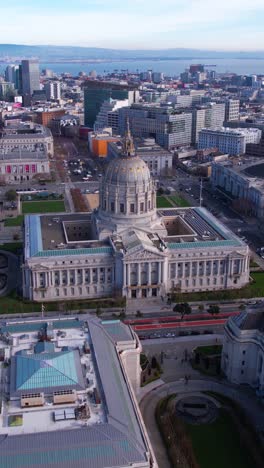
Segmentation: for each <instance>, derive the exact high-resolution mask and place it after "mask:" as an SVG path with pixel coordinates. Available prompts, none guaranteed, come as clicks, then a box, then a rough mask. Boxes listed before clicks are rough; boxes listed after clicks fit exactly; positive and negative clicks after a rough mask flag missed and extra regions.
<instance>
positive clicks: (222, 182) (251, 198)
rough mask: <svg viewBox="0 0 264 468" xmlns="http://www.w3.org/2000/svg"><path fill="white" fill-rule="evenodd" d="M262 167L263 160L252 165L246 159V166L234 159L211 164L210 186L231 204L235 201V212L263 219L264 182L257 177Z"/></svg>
mask: <svg viewBox="0 0 264 468" xmlns="http://www.w3.org/2000/svg"><path fill="white" fill-rule="evenodd" d="M263 165H264V159H263V160H259V161H257V162H256V161H254V162H253V163H252V162H251V161H250V159H248V161H247V164H246V163H245V164H242V161H240V160H236V159H235V160H231V159H229V160H228V161H218V162H215V163H213V164H212V174H211V182H212V185H213V187H214V188H215V189H216V190H217V189H219V190H221V191H222V193H224V194H225V195H226V196H227V197H228V198H229V199H230V200H231V201H232V202H233V203H234V201H235V200H236V208H237V210H241V211H243V210H244V212H245V213H247V214H249V215H250V214H251V215H255V216H257V217H258V218H263V217H264V180H263V178H261V177H260V176H259V174H261V170H262V168H263ZM258 167H260V168H261V170H260V171H258Z"/></svg>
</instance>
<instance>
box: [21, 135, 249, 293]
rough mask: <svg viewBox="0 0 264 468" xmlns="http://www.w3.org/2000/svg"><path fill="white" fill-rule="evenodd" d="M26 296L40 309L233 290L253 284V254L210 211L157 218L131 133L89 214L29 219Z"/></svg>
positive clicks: (164, 212) (164, 213) (172, 212)
mask: <svg viewBox="0 0 264 468" xmlns="http://www.w3.org/2000/svg"><path fill="white" fill-rule="evenodd" d="M24 242H25V250H24V264H23V267H22V269H23V295H24V297H25V298H27V299H30V300H35V301H38V302H44V301H53V300H57V301H58V300H62V301H63V300H68V299H69V298H71V299H74V298H78V299H86V298H99V297H111V296H112V295H113V294H120V295H121V296H124V297H127V298H131V299H136V298H151V297H152V298H153V297H157V296H165V295H166V294H167V293H169V292H170V291H171V290H172V289H175V288H176V289H177V290H179V291H182V292H194V291H207V290H221V289H234V288H240V287H242V286H245V285H246V284H247V283H248V281H249V260H250V252H249V249H248V246H247V245H246V244H245V243H244V242H243V241H242V240H241V239H239V238H238V237H237V236H236V235H234V234H233V233H232V232H231V231H230V230H229V229H227V228H226V227H225V226H224V225H222V224H221V223H220V222H219V221H218V220H217V219H216V218H214V217H213V216H212V215H211V214H210V213H209V212H207V210H206V209H204V208H185V209H181V208H178V209H177V208H173V209H171V208H169V209H161V210H157V208H156V186H155V182H154V180H153V179H152V177H151V175H150V171H149V169H148V167H147V165H146V163H145V162H144V161H143V160H142V159H141V158H140V157H139V156H138V155H136V152H135V148H134V144H133V140H132V137H131V135H130V132H129V131H127V134H126V137H125V139H124V141H123V152H122V154H121V155H120V156H119V157H117V158H115V159H113V160H112V161H111V162H110V163H109V165H108V167H107V169H106V172H105V175H104V176H103V177H102V182H101V186H100V203H99V209H96V210H95V211H94V212H92V213H90V214H68V215H67V214H65V215H30V216H26V217H25V239H24Z"/></svg>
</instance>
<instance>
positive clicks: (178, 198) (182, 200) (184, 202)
mask: <svg viewBox="0 0 264 468" xmlns="http://www.w3.org/2000/svg"><path fill="white" fill-rule="evenodd" d="M170 200H172V201H173V202H174V203H175V205H177V206H179V207H180V208H185V207H188V206H191V204H190V203H189V202H188V201H187V200H185V198H183V197H181V196H180V195H171V196H170Z"/></svg>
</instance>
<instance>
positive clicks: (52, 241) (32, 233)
mask: <svg viewBox="0 0 264 468" xmlns="http://www.w3.org/2000/svg"><path fill="white" fill-rule="evenodd" d="M25 249H26V256H27V257H42V256H44V257H47V256H56V255H58V256H61V255H79V254H81V255H83V254H89V253H90V254H92V253H100V250H101V249H102V250H101V251H102V253H107V252H111V248H110V245H109V244H108V243H107V242H103V241H98V240H97V239H96V236H95V235H94V233H93V229H92V222H91V215H90V214H68V215H67V214H62V215H29V216H26V217H25Z"/></svg>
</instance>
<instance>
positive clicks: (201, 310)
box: [198, 304, 204, 312]
mask: <svg viewBox="0 0 264 468" xmlns="http://www.w3.org/2000/svg"><path fill="white" fill-rule="evenodd" d="M198 310H199V311H200V312H203V311H204V305H203V304H199V305H198Z"/></svg>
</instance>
